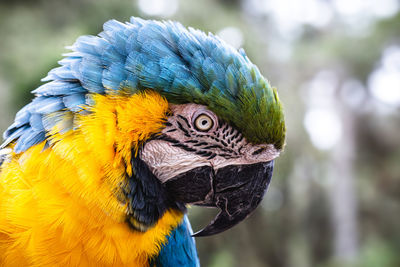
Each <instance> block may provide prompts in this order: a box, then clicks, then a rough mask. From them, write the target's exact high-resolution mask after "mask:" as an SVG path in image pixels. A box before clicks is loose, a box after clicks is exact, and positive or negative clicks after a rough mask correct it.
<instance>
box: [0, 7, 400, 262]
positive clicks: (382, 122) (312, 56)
mask: <svg viewBox="0 0 400 267" xmlns="http://www.w3.org/2000/svg"><path fill="white" fill-rule="evenodd" d="M399 8H400V1H399V0H302V1H293V0H292V1H290V0H231V1H230V0H202V1H196V0H138V1H132V0H52V1H50V0H48V1H44V0H13V1H10V0H8V1H5V0H2V1H0V130H1V132H3V131H4V130H5V129H6V128H7V126H8V125H10V124H11V122H12V121H13V118H14V115H15V113H16V111H18V110H19V109H20V108H21V107H22V106H23V105H25V104H26V103H28V102H29V101H30V100H31V99H32V97H33V96H32V95H31V94H30V91H31V90H33V89H35V88H36V87H37V86H38V85H40V84H41V82H40V79H41V78H42V77H44V76H46V73H47V72H48V71H49V70H50V69H51V68H53V67H56V65H57V63H56V62H57V61H58V60H60V59H61V54H62V53H65V52H67V50H66V49H65V48H64V47H65V46H67V45H71V44H72V43H73V42H74V41H75V39H76V38H77V37H78V36H80V35H84V34H93V35H95V34H97V33H99V32H100V31H101V30H102V24H103V23H104V22H105V21H107V20H109V19H112V18H114V19H117V20H120V21H127V20H129V17H130V16H140V17H143V18H153V19H172V20H178V21H180V22H182V23H183V24H184V25H186V26H191V27H195V28H199V29H201V30H203V31H206V32H208V31H210V32H213V33H216V34H217V35H219V36H220V37H221V38H222V39H224V40H225V41H226V42H228V43H230V44H231V45H232V46H234V47H236V48H239V47H243V48H244V49H245V50H246V52H247V54H248V56H249V57H250V59H251V60H252V61H253V62H254V63H255V64H256V65H258V67H259V68H260V70H261V72H262V73H263V74H264V75H265V76H266V77H267V78H268V79H269V80H270V81H271V83H272V85H273V86H276V87H277V88H278V91H279V95H280V98H281V100H282V101H283V102H284V106H285V113H286V120H287V128H288V138H287V146H286V149H285V152H284V153H283V154H282V156H281V157H280V158H279V159H278V160H276V171H275V173H274V177H273V180H272V183H271V185H270V188H269V190H268V193H267V195H266V197H265V199H264V200H263V202H262V204H261V206H260V207H259V208H258V209H257V210H256V212H254V213H253V214H252V216H251V217H250V218H248V219H247V220H246V221H245V222H244V223H242V224H240V225H238V226H236V227H235V228H234V229H232V230H229V231H227V232H224V233H222V234H220V235H217V236H212V237H206V238H198V239H197V246H198V249H199V255H200V259H201V263H202V265H203V266H212V267H216V266H218V267H225V266H226V267H231V266H233V267H235V266H249V267H253V266H254V267H257V266H273V267H280V266H283V267H285V266H296V267H307V266H318V267H325V266H327V267H330V266H363V267H364V266H367V267H391V266H393V267H395V266H400V224H399V222H400V201H399V200H400V149H399V147H400V13H399ZM189 215H190V217H191V221H192V225H193V228H194V230H198V229H200V228H202V227H203V226H204V225H205V224H207V223H208V222H209V220H210V219H211V218H212V217H213V216H214V215H215V211H214V210H206V209H204V208H196V207H193V208H191V209H190V211H189Z"/></svg>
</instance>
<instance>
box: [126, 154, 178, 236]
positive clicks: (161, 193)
mask: <svg viewBox="0 0 400 267" xmlns="http://www.w3.org/2000/svg"><path fill="white" fill-rule="evenodd" d="M132 155H135V152H134V151H132ZM131 162H132V168H133V172H132V173H133V174H132V176H130V177H128V178H127V181H126V184H125V186H123V188H122V191H123V194H124V195H125V198H126V200H127V203H128V213H127V218H126V222H127V223H128V225H129V226H130V227H131V228H133V229H135V230H139V231H141V232H144V231H146V230H147V229H148V228H150V227H151V226H153V225H154V224H155V223H156V222H157V221H158V220H159V219H160V218H161V217H162V216H163V215H164V213H165V212H166V211H167V210H168V209H177V210H179V211H181V212H186V207H185V205H184V204H182V203H176V202H174V201H173V200H171V199H170V197H169V196H168V194H167V191H166V188H165V186H164V185H163V184H162V183H161V182H160V180H159V179H158V178H157V177H156V176H155V175H154V174H153V173H152V172H151V170H150V169H149V167H148V166H147V164H146V163H145V162H144V161H142V160H141V159H140V158H139V157H132V160H131Z"/></svg>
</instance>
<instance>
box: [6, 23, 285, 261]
mask: <svg viewBox="0 0 400 267" xmlns="http://www.w3.org/2000/svg"><path fill="white" fill-rule="evenodd" d="M71 50H72V52H70V53H68V54H66V55H65V58H64V59H62V60H61V61H60V62H59V64H60V67H58V68H55V69H53V70H51V71H50V72H49V74H48V76H47V77H46V78H44V79H43V81H46V82H47V83H45V84H43V85H42V86H40V87H39V88H37V89H36V90H34V91H33V93H34V94H35V98H34V99H33V100H32V102H31V103H29V104H28V105H26V106H25V107H24V108H22V109H21V110H20V111H19V112H18V113H17V115H16V118H15V122H14V123H13V124H12V125H11V126H10V127H9V128H8V129H7V131H6V132H5V133H4V139H5V141H4V143H3V145H2V147H1V148H2V150H0V165H1V167H0V251H1V253H0V265H1V266H198V265H199V261H198V257H197V252H196V248H195V242H194V239H193V237H192V236H193V234H192V232H191V227H190V224H189V222H188V220H187V218H186V216H185V215H184V214H185V212H186V206H187V205H188V204H194V205H201V206H210V207H217V208H219V209H220V212H219V214H218V215H217V217H216V218H215V219H214V221H213V222H211V223H210V224H209V225H208V226H207V227H205V228H204V229H203V230H201V231H199V232H198V233H196V234H195V235H194V236H205V235H211V234H217V233H219V232H222V231H224V230H227V229H229V228H231V227H232V226H234V225H235V224H237V223H239V222H240V221H242V220H243V219H244V218H246V217H247V216H248V215H249V214H250V213H251V212H252V211H253V210H254V209H255V208H256V207H257V205H258V204H259V203H260V201H261V199H262V197H263V195H264V192H265V190H266V188H267V186H268V183H269V181H270V178H271V176H272V170H273V161H274V159H275V158H276V157H277V156H278V155H279V153H280V152H281V150H282V148H283V146H284V142H285V123H284V116H283V111H282V106H281V103H280V101H279V99H278V95H277V92H276V90H275V89H273V88H271V86H270V85H269V83H268V82H267V81H266V79H265V78H264V77H263V76H261V74H260V72H259V70H258V69H257V67H256V66H255V65H253V64H252V63H251V62H250V60H249V59H248V57H247V56H246V55H245V53H244V51H243V50H240V51H236V50H234V49H233V48H232V47H230V46H229V45H227V44H226V43H224V42H223V41H222V40H220V39H219V38H217V37H215V36H213V35H212V34H208V35H206V34H204V33H203V32H201V31H198V30H194V29H186V28H184V27H183V26H182V25H181V24H178V23H174V22H158V21H150V20H142V19H139V18H132V19H131V21H130V22H127V23H120V22H117V21H115V20H112V21H109V22H107V23H105V24H104V31H103V32H102V33H100V34H99V36H83V37H80V38H79V39H78V40H77V41H76V42H75V44H74V45H73V46H72V47H71Z"/></svg>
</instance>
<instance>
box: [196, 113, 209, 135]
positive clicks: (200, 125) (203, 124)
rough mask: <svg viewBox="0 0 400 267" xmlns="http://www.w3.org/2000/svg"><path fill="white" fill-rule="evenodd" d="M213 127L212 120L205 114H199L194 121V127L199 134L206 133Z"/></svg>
mask: <svg viewBox="0 0 400 267" xmlns="http://www.w3.org/2000/svg"><path fill="white" fill-rule="evenodd" d="M213 125H214V122H213V120H212V119H211V117H210V116H208V115H206V114H204V113H203V114H200V115H199V116H198V117H197V118H196V119H195V120H194V127H195V128H196V130H198V131H201V132H206V131H208V130H210V129H211V128H212V127H213Z"/></svg>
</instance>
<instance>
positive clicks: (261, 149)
mask: <svg viewBox="0 0 400 267" xmlns="http://www.w3.org/2000/svg"><path fill="white" fill-rule="evenodd" d="M264 150H265V147H262V148H259V149H257V150H256V151H254V152H253V154H252V155H253V156H255V155H258V154H261V153H262V152H263V151H264Z"/></svg>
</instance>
